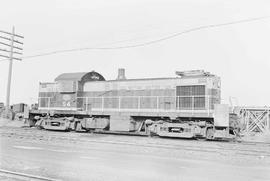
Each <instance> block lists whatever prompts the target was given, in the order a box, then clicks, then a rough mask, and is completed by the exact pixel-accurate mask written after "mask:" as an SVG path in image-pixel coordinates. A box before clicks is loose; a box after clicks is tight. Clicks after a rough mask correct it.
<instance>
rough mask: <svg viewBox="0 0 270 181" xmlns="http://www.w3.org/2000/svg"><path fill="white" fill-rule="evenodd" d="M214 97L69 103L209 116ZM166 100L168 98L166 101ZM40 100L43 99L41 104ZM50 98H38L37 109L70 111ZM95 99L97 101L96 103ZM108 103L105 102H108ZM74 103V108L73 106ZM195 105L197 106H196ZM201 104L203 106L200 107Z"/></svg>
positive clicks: (83, 99) (113, 98)
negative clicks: (197, 112)
mask: <svg viewBox="0 0 270 181" xmlns="http://www.w3.org/2000/svg"><path fill="white" fill-rule="evenodd" d="M213 97H215V96H209V95H195V96H98V97H96V96H87V97H83V96H80V97H76V100H75V101H74V100H73V101H72V100H71V101H70V102H72V104H73V108H75V109H83V110H85V111H89V110H100V111H105V110H112V109H115V110H118V111H121V110H130V109H132V110H136V111H140V110H141V111H143V110H153V111H184V110H189V111H191V112H192V114H193V113H194V112H195V111H198V110H204V111H206V112H207V113H208V115H209V114H210V112H211V111H210V110H213V107H212V105H211V101H210V99H211V98H213ZM125 98H127V99H130V98H132V99H137V101H133V102H131V104H124V103H123V100H124V99H125ZM147 98H150V99H152V100H151V102H147V101H144V99H147ZM166 98H168V99H167V100H166ZM181 98H191V100H190V101H185V102H181ZM196 98H205V99H204V100H203V101H202V102H199V103H198V102H196V100H195V99H196ZM41 99H45V100H44V102H42V103H43V104H41ZM51 99H52V97H39V108H41V109H42V108H46V109H50V108H51V109H53V108H59V106H60V107H62V108H64V107H66V108H67V109H70V108H71V107H72V106H71V104H69V105H67V104H63V103H64V102H62V101H53V100H51ZM97 99H98V100H99V101H97ZM108 99H109V101H110V102H109V103H108V102H107V103H106V101H108ZM74 102H75V104H76V106H74ZM196 103H197V105H196ZM200 104H202V105H203V106H200Z"/></svg>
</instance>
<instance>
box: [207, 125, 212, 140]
mask: <svg viewBox="0 0 270 181" xmlns="http://www.w3.org/2000/svg"><path fill="white" fill-rule="evenodd" d="M206 139H207V140H213V139H214V130H213V128H208V129H207V130H206Z"/></svg>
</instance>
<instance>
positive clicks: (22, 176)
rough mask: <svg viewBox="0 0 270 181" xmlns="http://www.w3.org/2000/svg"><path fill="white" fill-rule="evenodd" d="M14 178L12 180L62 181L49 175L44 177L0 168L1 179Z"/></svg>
mask: <svg viewBox="0 0 270 181" xmlns="http://www.w3.org/2000/svg"><path fill="white" fill-rule="evenodd" d="M1 177H2V179H4V178H5V179H12V180H18V181H22V180H27V181H60V180H58V179H53V178H49V177H43V176H39V175H31V174H27V173H21V172H14V171H10V170H4V169H0V179H1Z"/></svg>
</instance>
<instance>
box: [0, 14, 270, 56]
mask: <svg viewBox="0 0 270 181" xmlns="http://www.w3.org/2000/svg"><path fill="white" fill-rule="evenodd" d="M268 18H270V16H264V17H257V18H249V19H243V20H238V21H232V22H227V23H220V24H210V25H204V26H199V27H196V28H191V29H188V30H185V31H182V32H178V33H174V34H171V35H169V36H165V37H163V38H159V39H156V40H152V41H148V42H144V43H138V44H133V45H125V46H115V47H84V48H73V49H65V50H56V51H52V52H47V53H41V54H36V55H29V56H25V57H21V58H22V59H30V58H35V57H41V56H48V55H54V54H60V53H68V52H75V51H85V50H116V49H129V48H137V47H143V46H148V45H152V44H155V43H159V42H162V41H166V40H169V39H172V38H175V37H178V36H181V35H183V34H187V33H191V32H195V31H199V30H202V29H210V28H218V27H222V26H229V25H234V24H240V23H248V22H252V21H259V20H263V19H268ZM4 60H5V59H3V60H0V61H4Z"/></svg>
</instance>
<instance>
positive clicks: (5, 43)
mask: <svg viewBox="0 0 270 181" xmlns="http://www.w3.org/2000/svg"><path fill="white" fill-rule="evenodd" d="M0 33H2V34H5V35H9V36H10V38H9V37H6V36H0V39H1V41H0V44H1V45H2V46H4V47H9V48H10V49H9V50H8V49H5V48H4V49H2V48H0V52H6V53H8V55H3V54H0V57H4V58H7V60H9V70H8V82H7V95H6V108H7V109H9V107H10V87H11V77H12V65H13V59H14V60H22V59H21V58H16V57H14V54H19V55H22V52H20V50H21V51H22V50H23V49H22V48H21V47H18V46H15V44H21V45H23V43H22V42H20V41H18V40H15V37H16V38H24V37H23V36H20V35H17V34H15V28H14V26H13V27H12V32H11V33H9V32H6V31H1V30H0ZM8 43H9V44H8ZM14 49H17V51H14Z"/></svg>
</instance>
